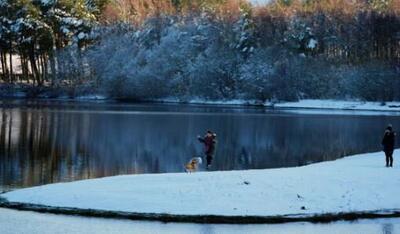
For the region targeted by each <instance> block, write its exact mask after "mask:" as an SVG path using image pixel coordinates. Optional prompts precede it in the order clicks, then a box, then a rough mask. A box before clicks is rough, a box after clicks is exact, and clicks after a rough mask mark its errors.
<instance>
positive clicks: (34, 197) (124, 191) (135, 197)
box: [2, 152, 400, 216]
mask: <svg viewBox="0 0 400 234" xmlns="http://www.w3.org/2000/svg"><path fill="white" fill-rule="evenodd" d="M398 157H400V152H396V153H395V163H397V161H396V160H397V158H398ZM396 166H397V165H395V167H394V168H386V167H384V154H383V153H381V152H380V153H370V154H362V155H356V156H352V157H347V158H344V159H340V160H336V161H330V162H323V163H317V164H313V165H309V166H304V167H296V168H282V169H265V170H248V171H224V172H199V173H192V174H186V173H175V174H149V175H125V176H115V177H108V178H102V179H92V180H85V181H78V182H72V183H59V184H52V185H46V186H40V187H34V188H28V189H21V190H17V191H13V192H9V193H6V194H3V195H2V197H4V198H6V199H8V200H9V201H10V202H23V203H33V204H41V205H47V206H56V207H75V208H84V209H89V208H90V209H99V210H112V211H127V212H146V213H169V214H190V215H198V214H213V215H233V216H235V215H259V216H270V215H285V214H321V213H336V212H352V211H370V210H381V209H397V208H400V199H399V197H398V194H400V167H396Z"/></svg>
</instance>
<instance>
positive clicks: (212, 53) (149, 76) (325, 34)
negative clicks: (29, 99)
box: [0, 0, 400, 101]
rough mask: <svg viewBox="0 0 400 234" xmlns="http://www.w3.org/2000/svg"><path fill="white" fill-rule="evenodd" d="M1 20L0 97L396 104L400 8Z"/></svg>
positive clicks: (89, 5) (42, 15)
mask: <svg viewBox="0 0 400 234" xmlns="http://www.w3.org/2000/svg"><path fill="white" fill-rule="evenodd" d="M0 12H1V13H0V55H1V56H0V59H1V67H0V71H1V73H0V79H1V81H0V92H6V90H7V89H11V90H14V88H15V87H19V88H20V89H21V88H22V89H24V90H26V91H27V92H28V93H29V94H30V95H32V96H35V95H39V96H40V95H42V96H46V97H57V96H70V97H74V96H80V95H90V94H104V95H107V96H109V97H113V98H120V99H133V100H151V99H153V100H154V99H163V98H174V99H178V100H181V101H187V100H190V99H193V98H196V99H209V100H229V99H246V100H258V101H267V100H269V101H282V100H298V99H302V98H337V99H362V100H375V101H391V100H400V1H399V0H275V1H270V2H269V3H268V4H266V5H264V6H252V5H251V4H249V3H248V2H246V1H244V0H243V1H240V0H0ZM13 63H18V65H17V66H16V65H15V64H13ZM11 92H12V91H11Z"/></svg>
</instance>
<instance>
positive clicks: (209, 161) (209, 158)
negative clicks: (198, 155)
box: [206, 155, 213, 166]
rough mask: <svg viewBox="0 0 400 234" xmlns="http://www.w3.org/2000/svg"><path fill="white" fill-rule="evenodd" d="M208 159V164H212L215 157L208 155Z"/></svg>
mask: <svg viewBox="0 0 400 234" xmlns="http://www.w3.org/2000/svg"><path fill="white" fill-rule="evenodd" d="M206 159H207V166H210V165H211V162H212V159H213V157H212V155H207V156H206Z"/></svg>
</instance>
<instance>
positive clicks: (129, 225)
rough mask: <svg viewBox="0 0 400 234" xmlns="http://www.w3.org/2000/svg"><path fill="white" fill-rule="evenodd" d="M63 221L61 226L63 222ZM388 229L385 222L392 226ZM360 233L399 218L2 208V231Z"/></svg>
mask: <svg viewBox="0 0 400 234" xmlns="http://www.w3.org/2000/svg"><path fill="white" fill-rule="evenodd" d="M61 225H62V229H60V226H61ZM389 225H390V228H389V229H386V230H388V231H387V232H385V226H389ZM60 230H62V233H74V234H78V233H96V234H102V233H107V234H110V233H111V234H112V233H118V234H124V233H171V234H172V233H173V234H175V233H199V234H213V233H218V234H220V233H227V234H228V233H229V234H236V233H237V234H242V233H260V234H264V233H274V234H308V233H324V234H338V233H360V234H379V233H385V234H398V233H400V219H399V218H397V219H374V220H359V221H355V222H333V223H323V224H321V223H317V224H312V223H287V224H253V225H239V224H237V225H235V224H192V223H161V222H146V221H132V220H118V219H101V218H85V217H77V216H65V215H53V214H41V213H35V212H27V211H15V210H8V209H1V208H0V233H2V234H8V233H10V234H11V233H19V234H24V233H27V234H31V233H41V234H46V233H51V234H52V233H60Z"/></svg>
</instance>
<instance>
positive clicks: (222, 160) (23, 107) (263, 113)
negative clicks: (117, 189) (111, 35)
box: [0, 100, 400, 190]
mask: <svg viewBox="0 0 400 234" xmlns="http://www.w3.org/2000/svg"><path fill="white" fill-rule="evenodd" d="M388 123H392V124H393V125H394V127H395V128H396V127H397V126H399V127H400V115H397V114H396V113H394V114H380V113H373V112H371V113H368V112H367V113H361V112H346V111H339V112H336V111H322V112H314V111H309V112H308V111H293V110H288V111H284V110H268V109H265V108H252V107H226V106H218V107H216V106H213V107H210V106H199V105H197V106H196V105H168V104H146V103H145V104H121V103H96V102H67V101H26V100H2V101H0V190H2V189H3V190H8V189H15V188H21V187H29V186H35V185H41V184H48V183H55V182H61V181H73V180H79V179H87V178H96V177H103V176H111V175H118V174H135V173H165V172H182V171H183V165H184V163H186V162H187V161H188V160H189V159H190V158H191V157H193V156H200V155H202V145H201V144H200V143H199V142H198V141H197V139H196V137H197V135H203V134H204V132H205V131H206V130H207V129H211V130H213V131H215V132H216V133H217V140H218V146H217V152H216V156H215V161H214V162H213V166H212V170H239V169H257V168H277V167H288V166H299V165H305V164H309V163H312V162H318V161H324V160H333V159H336V158H340V157H343V156H344V155H351V154H356V153H364V152H372V151H378V150H380V149H381V146H380V140H381V137H382V134H383V130H384V128H385V126H386V125H387V124H388Z"/></svg>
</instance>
